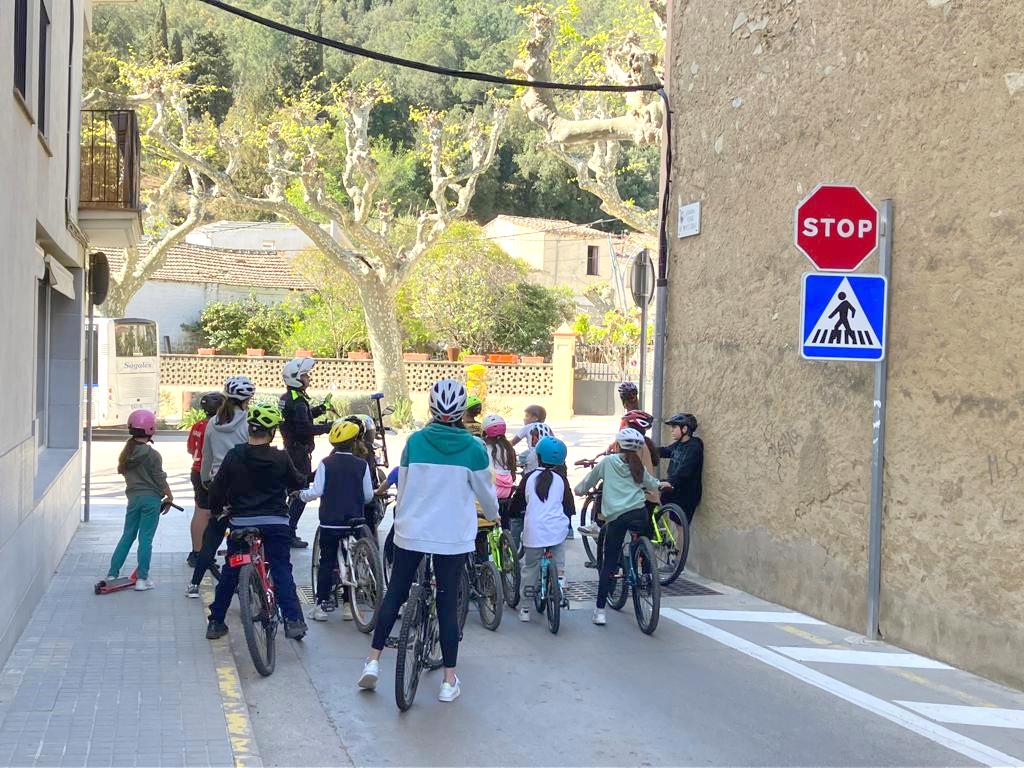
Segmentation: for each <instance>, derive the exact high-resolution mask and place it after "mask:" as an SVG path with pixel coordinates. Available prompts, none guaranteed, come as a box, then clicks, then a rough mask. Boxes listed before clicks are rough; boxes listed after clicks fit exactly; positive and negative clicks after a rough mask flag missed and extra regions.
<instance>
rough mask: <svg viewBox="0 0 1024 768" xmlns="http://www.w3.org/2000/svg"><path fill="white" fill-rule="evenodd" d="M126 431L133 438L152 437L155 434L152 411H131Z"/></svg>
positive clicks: (154, 417)
mask: <svg viewBox="0 0 1024 768" xmlns="http://www.w3.org/2000/svg"><path fill="white" fill-rule="evenodd" d="M128 431H129V432H131V433H132V434H133V435H134V436H135V437H152V436H153V433H154V432H156V414H155V413H153V412H152V411H146V410H139V411H132V412H131V415H130V416H129V417H128Z"/></svg>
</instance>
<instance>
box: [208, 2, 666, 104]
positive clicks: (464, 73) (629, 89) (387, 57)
mask: <svg viewBox="0 0 1024 768" xmlns="http://www.w3.org/2000/svg"><path fill="white" fill-rule="evenodd" d="M198 1H199V2H200V3H206V5H209V6H211V7H213V8H219V9H220V10H222V11H226V12H227V13H232V14H234V15H235V16H238V17H240V18H243V19H246V20H248V21H252V22H255V23H257V24H261V25H263V26H264V27H269V28H270V29H276V30H277V31H278V32H284V33H285V34H288V35H292V36H294V37H301V38H303V39H304V40H309V41H310V42H313V43H319V44H320V45H324V46H327V47H328V48H335V49H337V50H339V51H344V52H345V53H351V54H352V55H354V56H361V57H363V58H367V59H374V60H375V61H380V62H383V63H385V64H394V65H395V66H398V67H405V68H406V69H417V70H419V71H421V72H431V73H433V74H435V75H443V76H445V77H457V78H459V79H462V80H476V81H479V82H482V83H494V84H495V85H514V86H519V87H523V88H543V89H546V90H553V91H589V92H596V93H637V92H641V91H649V92H652V93H656V92H658V91H661V90H663V88H664V86H663V85H662V84H661V83H644V84H642V85H586V84H583V83H556V82H548V81H545V80H523V79H520V78H515V77H503V76H502V75H491V74H488V73H486V72H472V71H468V70H463V69H451V68H449V67H439V66H437V65H436V64H427V63H425V62H422V61H413V60H412V59H403V58H401V57H400V56H392V55H391V54H388V53H381V52H380V51H371V50H369V49H367V48H360V47H359V46H357V45H351V44H349V43H343V42H341V41H340V40H332V39H331V38H329V37H324V36H323V35H317V34H314V33H313V32H308V31H306V30H304V29H299V28H298V27H292V26H289V25H287V24H282V23H281V22H279V21H274V20H273V19H268V18H266V17H265V16H260V15H258V14H255V13H252V12H251V11H246V10H244V9H242V8H236V7H235V6H233V5H230V4H228V3H225V2H222V0H198Z"/></svg>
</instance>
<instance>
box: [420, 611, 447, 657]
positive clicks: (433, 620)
mask: <svg viewBox="0 0 1024 768" xmlns="http://www.w3.org/2000/svg"><path fill="white" fill-rule="evenodd" d="M426 638H427V640H426V648H427V653H426V660H425V661H424V662H423V664H424V666H425V667H426V668H427V669H429V670H430V671H431V672H433V671H434V670H435V669H440V668H441V666H442V665H443V664H444V656H442V655H441V625H440V623H439V622H438V620H437V602H435V601H431V603H430V610H429V612H428V613H427V631H426Z"/></svg>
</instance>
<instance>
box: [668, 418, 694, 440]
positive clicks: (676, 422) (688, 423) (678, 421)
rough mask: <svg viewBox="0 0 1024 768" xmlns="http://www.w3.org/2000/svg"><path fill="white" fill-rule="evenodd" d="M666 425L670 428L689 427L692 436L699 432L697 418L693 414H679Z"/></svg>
mask: <svg viewBox="0 0 1024 768" xmlns="http://www.w3.org/2000/svg"><path fill="white" fill-rule="evenodd" d="M665 423H666V424H668V425H669V426H670V427H688V428H689V430H690V434H691V435H692V434H693V433H694V432H696V431H697V417H696V416H694V415H693V414H692V413H677V414H676V415H675V416H673V417H672V418H671V419H669V420H668V421H666V422H665Z"/></svg>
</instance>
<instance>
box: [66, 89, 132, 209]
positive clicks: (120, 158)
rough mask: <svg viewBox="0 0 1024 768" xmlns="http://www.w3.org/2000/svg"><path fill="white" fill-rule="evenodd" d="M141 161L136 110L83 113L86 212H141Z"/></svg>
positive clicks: (82, 197) (82, 190)
mask: <svg viewBox="0 0 1024 768" xmlns="http://www.w3.org/2000/svg"><path fill="white" fill-rule="evenodd" d="M141 160H142V141H141V139H140V137H139V124H138V120H137V118H136V116H135V112H134V111H133V110H130V109H84V110H82V168H81V188H80V191H79V205H80V206H81V207H82V208H108V209H123V210H133V211H137V210H139V208H140V205H139V186H140V176H139V168H140V164H141Z"/></svg>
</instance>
